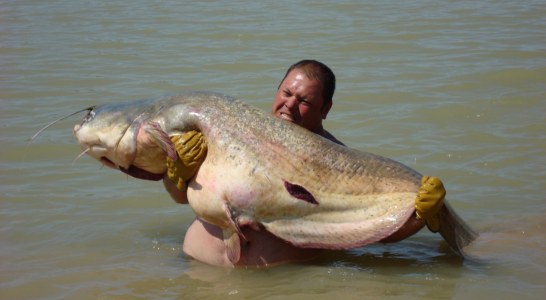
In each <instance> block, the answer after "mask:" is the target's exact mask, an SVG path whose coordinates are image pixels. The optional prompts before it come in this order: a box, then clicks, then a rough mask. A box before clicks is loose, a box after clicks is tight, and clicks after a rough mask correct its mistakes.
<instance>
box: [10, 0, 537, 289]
mask: <svg viewBox="0 0 546 300" xmlns="http://www.w3.org/2000/svg"><path fill="white" fill-rule="evenodd" d="M545 29H546V3H545V2H544V1H441V2H438V1H350V0H349V1H313V2H311V1H275V2H273V1H271V2H270V3H268V4H266V3H258V2H251V1H229V2H228V1H226V2H221V1H220V2H219V1H195V2H189V1H155V2H152V1H123V2H122V1H0V70H1V72H0V116H1V119H0V120H1V121H0V130H1V135H0V141H1V145H2V147H1V148H0V166H1V169H0V170H1V173H0V180H1V186H0V197H1V204H0V205H1V207H0V222H1V223H0V224H1V227H0V239H1V241H0V298H2V299H33V298H34V299H88V298H89V299H93V298H97V299H133V298H146V299H154V298H156V299H226V298H234V299H235V298H239V299H275V298H281V297H282V298H283V299H284V298H287V299H334V298H339V299H377V298H379V299H383V298H387V299H451V298H456V299H480V298H482V299H489V298H493V297H494V299H514V298H517V299H532V298H537V299H539V298H542V297H543V296H544V295H545V294H546V256H545V253H546V252H545V250H546V234H545V233H544V232H545V228H546V201H545V200H546V196H545V194H546V193H545V192H544V190H545V189H546V180H545V178H546V117H545V116H546V30H545ZM303 58H315V59H319V60H321V61H323V62H325V63H326V64H328V65H329V66H330V67H332V69H333V70H334V72H335V73H336V75H337V79H338V91H337V92H336V95H335V99H334V108H333V110H332V112H331V114H330V116H329V119H328V120H327V123H326V126H327V128H328V129H329V130H330V131H331V132H333V133H334V135H336V136H337V137H338V138H339V139H340V140H342V141H343V142H345V143H346V144H347V145H349V146H351V147H354V148H358V149H361V150H365V151H370V152H374V153H378V154H381V155H384V156H388V157H391V158H394V159H396V160H398V161H401V162H403V163H405V164H407V165H409V166H411V167H413V168H415V169H417V170H418V171H420V172H421V173H424V174H433V175H437V176H439V177H440V178H442V179H443V180H444V182H445V183H446V187H447V189H448V199H449V200H450V203H451V204H452V206H454V207H455V208H456V210H457V211H458V212H459V213H460V214H461V215H462V216H464V218H465V219H466V220H467V221H468V222H469V223H470V224H472V226H473V227H474V228H476V229H477V230H478V231H480V232H481V233H482V234H481V237H480V238H479V239H478V240H477V241H476V242H475V243H474V244H473V245H472V246H471V247H470V249H469V252H470V253H471V254H472V255H473V256H475V257H477V258H479V260H478V261H461V260H460V259H458V258H457V257H456V256H454V255H453V254H451V252H449V250H447V249H446V246H445V245H444V244H443V243H442V242H441V239H440V238H439V237H438V236H435V235H433V234H430V233H426V232H421V233H419V234H418V235H416V236H414V237H412V238H410V239H408V240H406V241H403V242H401V243H398V244H394V245H388V246H383V245H377V246H371V247H366V248H362V249H356V250H353V251H347V252H334V253H331V254H329V255H325V256H324V257H322V258H321V259H319V260H317V261H315V262H313V263H310V264H306V265H288V266H281V267H276V268H271V269H266V270H245V269H235V270H226V269H221V268H213V267H208V266H205V265H202V264H200V263H197V262H194V261H192V260H191V259H189V258H188V257H186V256H185V255H184V254H182V253H181V251H180V244H181V241H182V238H183V236H184V233H185V230H186V228H187V226H188V224H189V223H190V222H191V220H192V219H193V217H194V215H193V213H192V211H191V209H190V208H189V207H187V206H181V205H176V204H174V202H172V201H171V200H170V198H169V197H168V195H167V193H166V192H165V191H164V190H163V188H162V185H161V184H159V183H149V182H142V181H138V180H136V179H132V178H127V177H126V176H125V175H123V174H122V173H120V172H115V171H112V170H110V169H107V168H101V167H100V166H99V164H98V163H96V162H95V161H93V160H92V159H90V158H87V157H84V158H81V159H79V160H78V161H76V162H75V163H74V164H73V160H74V158H75V157H76V156H77V155H78V154H79V153H80V149H79V147H78V146H77V145H76V143H75V141H74V138H73V137H72V132H71V131H72V127H73V125H74V124H75V123H76V122H78V121H79V120H78V118H76V117H75V118H72V119H70V120H66V121H63V122H61V123H59V124H57V125H55V126H54V127H52V128H51V129H49V130H47V131H45V132H44V133H43V134H42V135H41V136H40V137H38V138H37V139H36V140H35V141H34V142H33V143H32V144H30V145H28V144H27V142H26V140H27V139H28V138H30V137H31V136H32V135H33V134H34V133H35V132H36V131H37V130H38V129H39V128H40V127H41V126H43V125H45V124H47V123H48V122H50V121H52V120H54V119H55V118H57V117H59V116H61V115H63V114H67V113H69V112H72V111H75V110H77V109H81V108H83V107H87V106H90V105H94V104H100V103H108V102H113V101H121V100H129V99H140V98H150V97H156V96H159V95H163V94H166V93H173V92H178V91H187V90H210V91H218V92H223V93H226V94H230V95H233V96H236V97H239V98H241V99H244V100H245V101H247V102H248V103H251V104H254V105H257V106H259V107H261V108H263V109H264V110H267V109H269V103H270V101H271V100H272V98H273V95H274V93H275V90H276V87H277V85H278V83H279V80H280V79H281V77H282V76H283V75H284V71H285V69H286V68H287V67H288V66H289V65H290V64H292V63H294V62H296V61H298V60H300V59H303Z"/></svg>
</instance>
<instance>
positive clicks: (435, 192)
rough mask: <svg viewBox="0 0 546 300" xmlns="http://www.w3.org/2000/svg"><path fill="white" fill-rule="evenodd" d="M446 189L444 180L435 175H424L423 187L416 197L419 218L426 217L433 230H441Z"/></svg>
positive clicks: (416, 210) (416, 211)
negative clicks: (441, 212) (441, 210)
mask: <svg viewBox="0 0 546 300" xmlns="http://www.w3.org/2000/svg"><path fill="white" fill-rule="evenodd" d="M445 195H446V190H445V188H444V185H443V184H442V181H441V180H440V179H439V178H436V177H433V176H423V178H422V179H421V187H420V188H419V192H418V193H417V198H415V213H416V214H417V218H418V219H425V222H426V224H427V227H428V229H429V230H430V231H432V232H438V231H439V230H440V214H439V212H440V209H441V208H442V206H443V205H444V197H445Z"/></svg>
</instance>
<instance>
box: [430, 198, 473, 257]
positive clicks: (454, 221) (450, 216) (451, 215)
mask: <svg viewBox="0 0 546 300" xmlns="http://www.w3.org/2000/svg"><path fill="white" fill-rule="evenodd" d="M439 233H440V235H442V237H443V238H444V239H445V240H446V242H447V244H448V245H449V246H450V247H451V249H453V250H454V251H455V252H457V254H459V255H461V256H463V257H464V256H465V253H464V250H463V248H464V247H466V246H468V245H469V244H470V243H471V242H472V241H474V240H475V239H476V238H477V237H478V233H477V232H475V231H474V230H473V229H472V228H470V226H468V225H467V224H466V223H465V221H463V219H462V218H461V217H460V216H459V215H457V213H456V212H455V211H454V210H453V208H451V206H449V204H448V203H447V201H446V202H444V205H443V207H442V209H441V210H440V231H439Z"/></svg>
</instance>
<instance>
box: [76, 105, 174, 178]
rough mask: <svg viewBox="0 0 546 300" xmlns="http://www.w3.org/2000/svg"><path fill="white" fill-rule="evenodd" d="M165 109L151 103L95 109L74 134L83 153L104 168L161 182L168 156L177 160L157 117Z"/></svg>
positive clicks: (104, 106) (105, 106) (98, 107)
mask: <svg viewBox="0 0 546 300" xmlns="http://www.w3.org/2000/svg"><path fill="white" fill-rule="evenodd" d="M162 109H163V107H161V106H160V104H159V103H156V102H154V101H152V100H142V101H137V102H135V101H132V102H123V103H116V104H107V105H102V106H97V107H93V108H92V109H91V110H89V112H88V113H87V115H86V116H85V117H84V118H83V120H82V122H81V124H78V125H76V126H75V127H74V135H75V137H76V139H77V141H78V143H79V144H80V146H81V148H82V149H83V150H84V153H86V154H88V155H90V156H92V157H93V158H95V159H97V160H99V161H100V162H101V163H102V164H103V165H105V166H108V167H110V168H113V169H117V170H120V171H122V172H124V173H126V174H128V175H130V176H133V177H136V178H139V179H147V180H161V179H162V178H163V177H164V174H165V172H166V171H167V167H166V165H165V159H166V157H167V156H169V157H170V158H171V159H173V160H176V158H177V155H176V151H175V149H174V146H173V144H172V142H171V140H170V139H169V136H168V135H167V133H165V132H164V131H163V130H162V129H161V124H160V123H161V122H162V120H161V119H160V118H157V116H158V113H159V112H160V111H161V110H162Z"/></svg>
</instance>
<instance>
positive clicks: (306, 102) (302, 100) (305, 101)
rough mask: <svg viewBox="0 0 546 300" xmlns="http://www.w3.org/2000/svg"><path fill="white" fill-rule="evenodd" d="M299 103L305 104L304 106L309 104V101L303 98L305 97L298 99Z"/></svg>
mask: <svg viewBox="0 0 546 300" xmlns="http://www.w3.org/2000/svg"><path fill="white" fill-rule="evenodd" d="M299 101H300V103H301V104H303V105H305V106H311V102H309V101H307V100H305V99H300V100H299Z"/></svg>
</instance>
